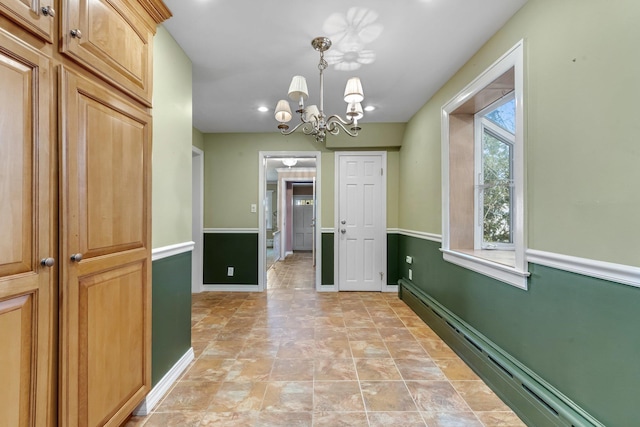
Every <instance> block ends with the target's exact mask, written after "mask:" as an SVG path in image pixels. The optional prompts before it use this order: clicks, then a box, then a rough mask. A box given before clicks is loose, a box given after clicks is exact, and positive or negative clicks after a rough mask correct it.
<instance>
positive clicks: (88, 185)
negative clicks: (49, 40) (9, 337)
mask: <svg viewBox="0 0 640 427" xmlns="http://www.w3.org/2000/svg"><path fill="white" fill-rule="evenodd" d="M60 85H61V90H60V94H61V95H60V96H61V100H60V112H61V124H60V125H61V134H62V135H61V147H60V149H61V158H62V171H61V180H62V185H61V193H62V194H61V203H62V210H61V218H60V220H61V231H60V239H61V246H60V247H61V249H60V250H61V258H62V260H63V261H62V262H61V268H62V281H61V287H62V294H63V295H64V298H63V301H61V343H60V345H61V359H62V360H61V379H60V380H61V397H60V399H61V405H60V411H61V413H60V416H61V417H60V420H61V423H62V425H65V426H77V425H81V426H97V425H104V424H106V425H114V426H117V425H120V424H121V422H122V421H123V420H124V419H126V417H127V416H128V415H129V414H130V413H131V412H132V411H133V409H135V407H136V405H137V404H138V403H139V402H140V401H141V400H142V399H143V397H144V396H145V395H146V393H147V392H148V391H149V389H150V381H151V359H150V355H151V347H150V344H151V258H150V249H149V247H150V232H151V230H150V214H151V212H150V204H149V202H150V180H151V177H150V171H151V169H150V167H151V164H150V162H151V158H150V132H151V127H150V126H151V117H150V116H149V115H148V114H147V113H146V112H145V111H143V110H141V109H139V108H137V107H135V106H134V105H133V104H132V103H130V102H129V101H126V100H125V99H124V98H120V97H118V96H116V95H114V94H113V91H110V90H108V89H106V88H104V87H102V86H100V85H98V84H96V83H94V82H91V81H90V80H87V79H85V78H83V77H81V76H79V75H77V74H75V73H72V72H70V71H68V70H66V69H64V68H62V69H61V71H60ZM80 257H81V258H80Z"/></svg>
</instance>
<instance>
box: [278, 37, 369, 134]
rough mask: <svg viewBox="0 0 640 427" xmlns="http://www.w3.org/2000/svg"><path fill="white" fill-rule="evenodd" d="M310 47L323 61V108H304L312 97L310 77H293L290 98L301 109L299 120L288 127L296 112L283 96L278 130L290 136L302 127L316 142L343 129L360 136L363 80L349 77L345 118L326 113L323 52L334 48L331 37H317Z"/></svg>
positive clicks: (321, 101)
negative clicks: (310, 96)
mask: <svg viewBox="0 0 640 427" xmlns="http://www.w3.org/2000/svg"><path fill="white" fill-rule="evenodd" d="M311 46H313V48H314V49H315V50H316V51H318V52H320V62H319V63H318V70H319V71H320V94H319V96H320V107H319V108H318V106H317V105H310V106H308V107H306V108H305V106H304V101H305V100H306V99H307V98H309V90H308V89H307V80H306V79H305V78H304V77H303V76H294V77H293V79H292V80H291V85H289V99H291V100H292V101H297V102H298V106H299V108H298V109H297V110H296V113H298V114H300V123H298V124H297V125H295V126H294V127H293V129H291V130H289V125H287V122H289V121H290V120H291V118H292V117H293V114H292V113H291V107H290V106H289V102H287V101H286V100H284V99H282V100H280V101H278V104H277V105H276V110H275V119H276V120H277V121H278V122H279V125H278V129H280V132H281V133H282V134H283V135H291V134H292V133H293V132H295V131H296V130H297V129H298V128H302V132H303V133H304V134H305V135H313V136H314V137H315V139H316V142H319V143H324V142H325V138H326V136H327V133H329V134H331V135H337V134H338V133H339V132H340V129H342V130H343V131H344V132H345V133H346V134H347V135H349V136H353V137H355V136H358V131H359V130H360V127H359V126H358V120H360V119H361V118H362V117H363V116H364V113H363V111H362V105H361V104H360V103H361V102H362V101H363V100H364V92H363V90H362V83H361V82H360V79H359V78H358V77H351V78H350V79H349V80H347V85H346V87H345V89H344V101H345V102H346V103H347V115H346V119H343V118H342V117H340V116H339V115H336V114H332V115H326V114H325V113H324V71H325V70H326V69H327V67H328V66H329V64H328V63H327V61H326V60H325V59H324V52H325V51H327V50H329V48H330V47H331V40H329V39H328V38H327V37H316V38H315V39H313V40H312V41H311Z"/></svg>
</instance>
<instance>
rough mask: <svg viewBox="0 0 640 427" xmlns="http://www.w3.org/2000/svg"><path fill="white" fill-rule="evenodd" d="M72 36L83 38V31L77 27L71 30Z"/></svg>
mask: <svg viewBox="0 0 640 427" xmlns="http://www.w3.org/2000/svg"><path fill="white" fill-rule="evenodd" d="M71 37H73V38H74V39H81V38H82V31H80V30H79V29H77V28H76V29H75V30H71Z"/></svg>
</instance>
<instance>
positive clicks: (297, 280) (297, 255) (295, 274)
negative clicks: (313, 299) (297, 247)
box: [267, 252, 316, 290]
mask: <svg viewBox="0 0 640 427" xmlns="http://www.w3.org/2000/svg"><path fill="white" fill-rule="evenodd" d="M315 273H316V269H315V267H314V266H313V254H312V253H311V252H294V253H293V254H290V255H288V256H287V257H286V258H285V259H283V260H282V259H281V260H279V261H277V262H276V263H275V264H274V265H273V266H272V267H271V268H270V269H269V270H268V271H267V289H309V290H313V289H315V288H316V285H315Z"/></svg>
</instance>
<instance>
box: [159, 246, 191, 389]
mask: <svg viewBox="0 0 640 427" xmlns="http://www.w3.org/2000/svg"><path fill="white" fill-rule="evenodd" d="M151 293H152V296H151V298H152V314H151V317H152V331H151V337H152V338H151V339H152V344H151V379H152V385H153V386H155V385H156V384H158V381H160V380H161V379H162V377H164V375H165V374H166V373H167V372H169V370H170V369H171V368H172V367H173V366H174V365H175V364H176V362H178V360H180V358H181V357H182V356H184V354H185V353H186V352H187V351H189V348H191V252H186V253H182V254H178V255H174V256H171V257H167V258H163V259H159V260H156V261H153V264H152V292H151Z"/></svg>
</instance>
